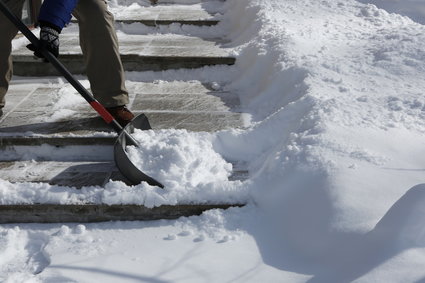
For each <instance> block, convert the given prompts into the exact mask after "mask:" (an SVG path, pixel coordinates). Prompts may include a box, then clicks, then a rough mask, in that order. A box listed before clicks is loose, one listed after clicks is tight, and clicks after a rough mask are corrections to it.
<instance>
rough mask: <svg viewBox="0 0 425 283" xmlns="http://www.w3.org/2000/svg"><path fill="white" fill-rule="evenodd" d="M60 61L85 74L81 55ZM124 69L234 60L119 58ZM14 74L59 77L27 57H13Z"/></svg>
mask: <svg viewBox="0 0 425 283" xmlns="http://www.w3.org/2000/svg"><path fill="white" fill-rule="evenodd" d="M59 59H60V61H61V62H62V64H64V65H65V67H66V68H67V69H68V70H69V71H70V72H71V73H72V74H85V67H84V60H83V57H82V56H81V55H62V56H60V58H59ZM121 59H122V62H123V66H124V69H125V70H126V71H128V72H143V71H165V70H173V69H196V68H202V67H205V66H214V65H234V64H235V58H230V57H222V58H220V57H142V56H133V55H122V56H121ZM13 69H14V74H15V75H18V76H40V77H41V76H59V75H60V74H59V73H58V71H57V70H56V69H55V68H54V67H53V66H51V65H50V64H47V63H44V62H41V61H39V60H36V59H34V58H33V57H32V56H27V55H14V56H13Z"/></svg>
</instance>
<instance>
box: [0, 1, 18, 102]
mask: <svg viewBox="0 0 425 283" xmlns="http://www.w3.org/2000/svg"><path fill="white" fill-rule="evenodd" d="M5 4H6V5H7V6H8V7H9V9H10V10H11V11H12V12H13V13H14V14H15V15H16V16H18V17H19V18H21V16H22V8H23V5H24V0H6V1H5ZM17 33H18V29H17V28H16V27H15V26H14V25H13V24H12V23H11V22H10V21H9V20H8V19H7V18H6V17H5V16H4V15H3V13H1V12H0V109H1V108H3V107H4V104H5V99H4V98H5V96H6V92H7V90H8V89H9V81H10V80H11V78H12V72H13V65H12V56H11V55H10V54H11V52H12V40H13V38H14V37H15V36H16V34H17Z"/></svg>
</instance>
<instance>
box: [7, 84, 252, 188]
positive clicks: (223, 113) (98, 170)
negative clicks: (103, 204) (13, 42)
mask: <svg viewBox="0 0 425 283" xmlns="http://www.w3.org/2000/svg"><path fill="white" fill-rule="evenodd" d="M83 83H84V82H83ZM127 87H128V89H129V92H130V93H131V95H130V101H131V102H130V107H131V108H132V109H133V110H134V111H135V113H141V112H143V113H146V115H147V116H148V118H149V119H150V122H151V124H152V126H153V128H154V129H164V128H174V129H175V128H179V129H187V130H190V131H217V130H220V129H225V128H237V127H242V126H243V123H242V120H243V119H242V114H243V113H241V112H240V111H239V100H238V98H237V96H236V95H234V94H232V93H229V92H226V91H223V90H220V87H217V85H216V84H214V85H213V84H210V83H201V82H195V81H192V82H185V81H172V82H158V83H145V82H131V81H128V82H127ZM215 89H216V90H215ZM9 97H10V99H9ZM7 98H8V99H7V104H6V106H7V107H6V108H5V115H4V116H3V117H2V118H1V119H0V150H1V153H2V154H1V155H0V178H1V179H5V180H8V181H11V182H46V183H50V184H54V185H62V186H74V187H83V186H92V185H97V186H103V185H104V184H105V183H106V182H107V181H108V180H109V179H112V180H120V181H123V182H127V180H126V179H125V178H124V177H123V176H122V175H121V174H120V173H119V172H118V169H117V168H116V166H115V164H114V162H113V148H112V146H113V144H114V143H115V140H116V134H115V133H113V132H112V130H111V129H110V128H109V127H108V126H106V125H105V124H104V122H103V120H102V119H101V118H99V117H97V116H96V114H95V113H94V112H93V111H92V110H91V108H90V107H89V106H88V105H87V103H86V102H85V101H84V100H83V99H82V98H81V97H80V96H79V94H78V93H76V92H75V90H73V89H72V87H71V86H69V85H68V84H59V85H58V84H53V83H50V84H49V83H48V82H46V83H45V84H42V83H35V82H33V81H31V80H25V83H20V82H19V81H16V82H12V84H11V87H10V90H9V93H8V97H7ZM70 152H72V154H70ZM234 168H235V170H234V172H233V174H232V176H230V178H229V179H230V180H244V179H246V178H247V176H248V172H247V171H246V169H245V167H244V166H240V165H238V164H236V163H235V164H234Z"/></svg>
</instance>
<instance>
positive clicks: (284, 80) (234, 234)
mask: <svg viewBox="0 0 425 283" xmlns="http://www.w3.org/2000/svg"><path fill="white" fill-rule="evenodd" d="M368 2H372V1H368ZM137 3H139V4H140V5H143V1H139V2H137ZM380 3H381V4H383V5H384V7H386V8H387V9H389V7H390V6H391V5H390V4H394V1H379V2H378V1H376V2H374V4H377V5H380ZM418 3H419V1H417V2H416V4H418ZM128 4H130V3H128ZM397 4H398V9H399V10H398V11H402V10H403V9H402V8H403V7H405V8H409V9H410V10H411V9H412V7H417V6H414V4H415V2H414V1H405V2H402V1H398V2H397ZM222 5H223V6H222V7H217V9H221V11H222V13H223V21H222V22H221V23H220V24H219V28H220V29H223V30H225V31H226V32H225V33H227V34H228V38H227V39H228V40H229V43H228V44H227V45H226V47H228V48H233V53H234V54H236V55H237V65H236V66H235V67H228V68H227V67H226V68H216V69H215V68H204V69H203V70H201V71H196V72H191V71H187V70H184V71H183V70H181V71H172V72H162V73H153V72H147V73H131V74H128V78H129V79H135V80H141V81H146V80H149V79H152V80H153V79H158V80H173V79H178V78H179V75H182V77H185V78H187V77H190V76H191V75H193V78H192V79H200V80H203V81H208V82H209V83H213V84H214V85H217V86H220V88H223V89H224V90H229V91H232V92H237V93H238V94H239V96H240V99H241V102H242V107H243V109H244V110H245V111H247V112H249V113H250V114H251V115H252V123H251V124H250V127H249V128H248V129H246V130H228V131H222V132H217V133H213V134H206V133H198V134H194V133H189V132H186V131H177V130H174V131H173V130H168V131H157V132H146V133H143V134H138V139H140V140H141V141H142V142H143V144H144V146H146V148H147V149H148V150H147V151H146V152H145V153H143V154H147V155H148V157H146V156H143V155H141V156H139V153H137V152H135V153H132V158H134V160H135V162H137V163H139V164H140V166H142V167H144V168H146V170H148V171H149V172H152V173H154V172H159V173H158V174H159V175H158V176H157V177H158V178H162V177H164V178H165V176H167V178H169V179H165V180H164V182H167V184H168V186H169V187H170V189H166V190H164V191H163V190H160V189H157V188H153V187H150V186H148V185H146V184H141V185H139V186H135V187H127V186H125V185H124V184H122V183H119V182H111V183H109V184H108V185H107V186H106V188H105V189H101V188H95V187H92V188H83V189H82V190H81V191H77V190H73V189H69V188H58V187H54V186H49V185H43V184H36V185H34V184H10V183H8V182H6V181H1V183H0V189H1V190H0V200H1V201H2V203H19V202H29V203H32V202H38V201H43V202H49V201H51V202H59V203H70V202H86V201H89V202H106V203H143V204H145V205H147V206H150V207H152V206H156V205H161V204H175V203H181V202H183V203H184V202H210V201H211V202H214V201H222V200H227V201H230V202H232V201H241V200H243V201H248V202H249V203H250V204H249V205H248V206H247V207H244V208H234V209H230V210H228V211H220V210H214V211H209V212H207V213H204V214H203V215H202V216H200V217H190V218H182V219H179V220H176V221H155V222H150V223H142V222H132V223H125V222H122V223H102V224H87V225H85V226H84V228H83V227H82V226H78V224H67V225H66V226H62V225H19V226H18V227H14V226H11V225H2V226H1V227H0V233H2V237H1V238H0V252H1V253H0V254H1V256H0V262H2V263H3V264H1V265H0V276H3V277H0V279H1V280H3V281H6V282H19V281H21V282H25V281H26V280H27V282H31V280H32V282H52V281H54V280H56V281H61V282H62V281H65V282H66V281H70V282H91V281H93V280H97V281H99V280H103V281H104V282H117V281H120V282H126V281H127V282H140V281H142V282H143V281H147V282H149V281H151V282H307V281H308V282H352V281H356V282H422V281H423V280H425V270H424V269H423V266H424V264H425V249H424V247H425V229H424V222H425V221H424V220H425V218H424V207H425V193H424V192H425V186H424V185H423V183H424V179H425V178H424V170H425V169H424V164H425V157H424V154H423V150H424V148H425V140H424V138H423V136H424V133H425V115H424V109H425V100H424V89H425V80H424V77H425V67H424V66H425V64H424V63H425V62H424V61H425V51H424V50H425V27H424V26H423V25H421V24H420V23H418V22H420V20H418V19H415V20H417V21H418V22H415V21H412V20H411V19H409V18H408V17H405V16H402V15H399V14H394V13H389V12H387V11H385V10H382V9H379V8H377V7H376V6H375V5H372V4H363V3H360V2H357V1H354V0H345V1H339V0H324V1H309V0H286V1H281V0H228V1H226V2H224V3H223V4H222ZM421 7H422V6H421ZM418 10H419V9H418ZM389 11H390V10H389ZM391 12H393V11H391ZM419 19H420V18H419ZM422 19H423V18H422ZM214 71H219V72H217V73H216V74H212V75H211V76H209V75H210V74H211V73H214ZM180 78H181V77H180ZM181 79H183V78H181ZM64 103H65V102H64ZM153 139H155V140H157V141H158V140H160V141H161V142H156V143H151V142H152V140H153ZM185 147H186V148H185ZM183 152H184V153H185V154H184V155H183V154H182V153H183ZM199 152H203V153H205V156H202V155H199ZM159 153H160V154H162V155H163V158H160V159H158V160H155V162H156V163H152V164H145V163H143V164H142V162H139V161H138V160H144V159H145V158H147V159H150V155H152V156H153V155H155V156H158V154H159ZM186 153H189V154H187V156H186ZM139 158H140V159H139ZM166 159H167V160H168V159H169V160H170V162H169V163H167V162H164V160H166ZM207 160H208V161H212V162H210V163H207V162H206V161H207ZM225 160H237V161H244V162H246V163H247V164H248V166H249V170H250V178H249V179H248V180H247V181H244V182H229V181H227V179H226V176H228V174H229V172H230V164H229V163H227V162H226V161H225ZM194 164H197V165H198V166H194ZM146 166H147V167H146ZM155 169H161V170H164V171H163V172H161V171H160V170H155ZM193 170H199V171H198V172H199V173H198V174H192V172H189V171H193ZM211 170H214V171H215V172H216V174H211ZM165 172H167V174H165ZM161 174H162V175H161ZM179 175H180V176H179ZM195 175H196V176H195ZM201 175H202V176H201ZM179 180H184V185H182V184H181V183H178V182H177V181H179Z"/></svg>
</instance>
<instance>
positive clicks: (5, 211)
mask: <svg viewBox="0 0 425 283" xmlns="http://www.w3.org/2000/svg"><path fill="white" fill-rule="evenodd" d="M243 205H244V204H198V205H197V204H189V205H172V206H171V205H163V206H159V207H154V208H147V207H145V206H140V205H106V204H82V205H60V204H36V205H0V224H5V223H64V222H80V223H85V222H103V221H136V220H138V221H146V220H159V219H177V218H179V217H183V216H186V217H187V216H192V215H200V214H202V212H204V211H207V210H210V209H227V208H230V207H241V206H243Z"/></svg>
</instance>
